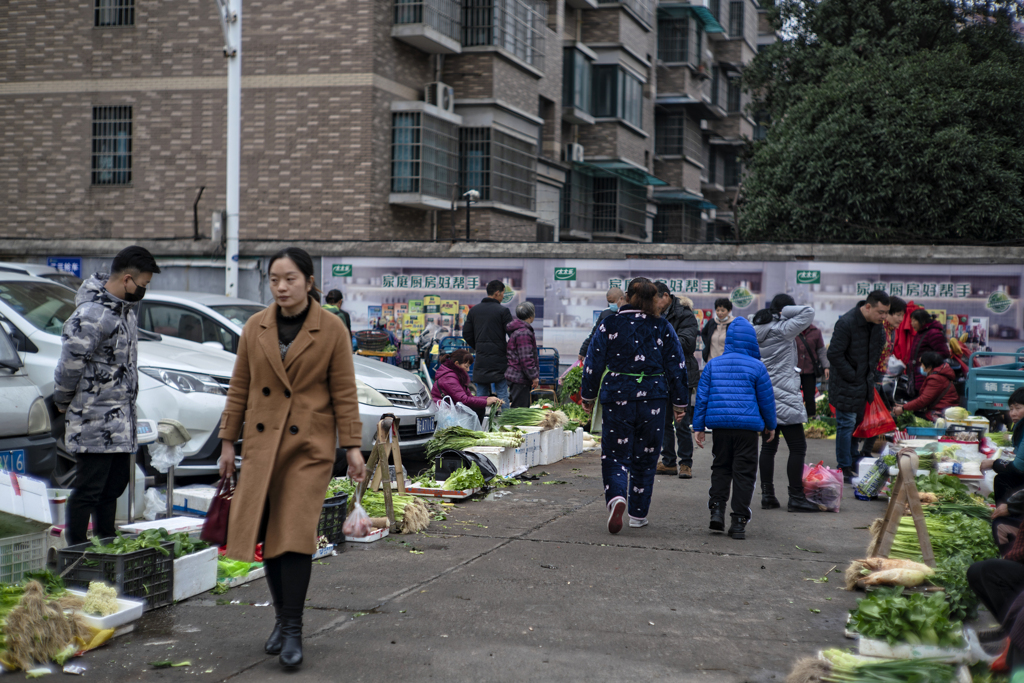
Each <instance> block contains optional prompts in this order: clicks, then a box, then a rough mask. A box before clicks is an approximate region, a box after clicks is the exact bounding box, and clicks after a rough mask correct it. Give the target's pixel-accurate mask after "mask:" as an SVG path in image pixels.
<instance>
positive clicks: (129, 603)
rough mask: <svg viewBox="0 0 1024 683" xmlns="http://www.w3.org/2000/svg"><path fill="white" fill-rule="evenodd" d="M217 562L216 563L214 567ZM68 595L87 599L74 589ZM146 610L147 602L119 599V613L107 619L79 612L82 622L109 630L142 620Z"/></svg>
mask: <svg viewBox="0 0 1024 683" xmlns="http://www.w3.org/2000/svg"><path fill="white" fill-rule="evenodd" d="M216 564H217V562H216V561H214V565H216ZM68 593H71V594H72V595H76V596H78V597H80V598H83V599H84V598H85V591H79V590H75V589H73V588H69V589H68ZM145 610H146V601H145V600H132V599H130V598H118V599H117V611H116V612H114V613H113V614H108V615H107V616H105V617H101V616H97V615H95V614H86V613H85V612H79V613H78V616H80V617H82V620H83V621H84V622H85V623H87V624H89V626H92V627H93V628H96V629H100V630H103V629H108V628H117V627H118V626H124V625H125V624H128V623H131V622H133V621H135V620H137V619H140V618H142V613H143V612H144V611H145Z"/></svg>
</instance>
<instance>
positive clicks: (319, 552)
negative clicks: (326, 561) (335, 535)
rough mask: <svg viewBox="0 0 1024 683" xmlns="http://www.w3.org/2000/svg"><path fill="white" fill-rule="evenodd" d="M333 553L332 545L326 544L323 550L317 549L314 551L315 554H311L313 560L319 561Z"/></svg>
mask: <svg viewBox="0 0 1024 683" xmlns="http://www.w3.org/2000/svg"><path fill="white" fill-rule="evenodd" d="M333 552H334V544H333V543H328V544H327V545H325V546H324V547H323V548H317V549H316V552H315V553H313V559H314V560H319V559H321V558H324V557H327V556H328V555H330V554H331V553H333Z"/></svg>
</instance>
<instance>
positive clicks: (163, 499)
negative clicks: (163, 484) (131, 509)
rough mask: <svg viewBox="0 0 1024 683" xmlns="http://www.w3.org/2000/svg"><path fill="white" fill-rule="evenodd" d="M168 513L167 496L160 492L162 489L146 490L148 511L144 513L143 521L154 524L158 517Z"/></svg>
mask: <svg viewBox="0 0 1024 683" xmlns="http://www.w3.org/2000/svg"><path fill="white" fill-rule="evenodd" d="M166 513H167V496H165V495H164V494H162V493H161V492H160V489H146V511H145V512H143V513H142V517H143V519H146V520H148V521H150V522H152V521H153V520H154V519H156V518H157V515H161V514H166Z"/></svg>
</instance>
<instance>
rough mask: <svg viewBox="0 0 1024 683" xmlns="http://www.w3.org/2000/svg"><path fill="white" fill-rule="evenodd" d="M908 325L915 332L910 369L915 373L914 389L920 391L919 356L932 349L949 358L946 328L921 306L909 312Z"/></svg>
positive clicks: (921, 382)
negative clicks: (915, 337)
mask: <svg viewBox="0 0 1024 683" xmlns="http://www.w3.org/2000/svg"><path fill="white" fill-rule="evenodd" d="M910 326H911V327H913V328H914V332H916V333H917V339H916V340H915V341H914V353H913V355H911V358H910V360H911V363H910V369H911V371H912V372H914V373H915V384H914V387H915V390H916V392H917V393H918V394H920V393H921V387H922V385H923V384H924V375H922V374H921V372H920V368H921V357H922V356H923V355H924V354H925V353H927V352H929V351H933V352H935V353H937V354H939V356H940V357H941V358H943V359H946V358H949V344H948V343H946V328H944V327H943V326H942V323H940V322H939V321H938V320H936V319H935V318H933V317H932V314H931V313H929V312H928V311H926V310H924V309H923V308H919V309H917V310H916V311H914V312H913V313H911V314H910Z"/></svg>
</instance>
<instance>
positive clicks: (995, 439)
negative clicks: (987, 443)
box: [988, 432, 1013, 448]
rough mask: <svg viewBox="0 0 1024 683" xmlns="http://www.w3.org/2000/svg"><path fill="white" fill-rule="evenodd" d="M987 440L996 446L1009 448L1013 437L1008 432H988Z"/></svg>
mask: <svg viewBox="0 0 1024 683" xmlns="http://www.w3.org/2000/svg"><path fill="white" fill-rule="evenodd" d="M988 438H989V439H991V440H992V443H994V444H995V445H997V446H1001V447H1002V448H1009V447H1010V446H1011V445H1013V435H1012V434H1011V433H1010V432H989V433H988Z"/></svg>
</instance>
